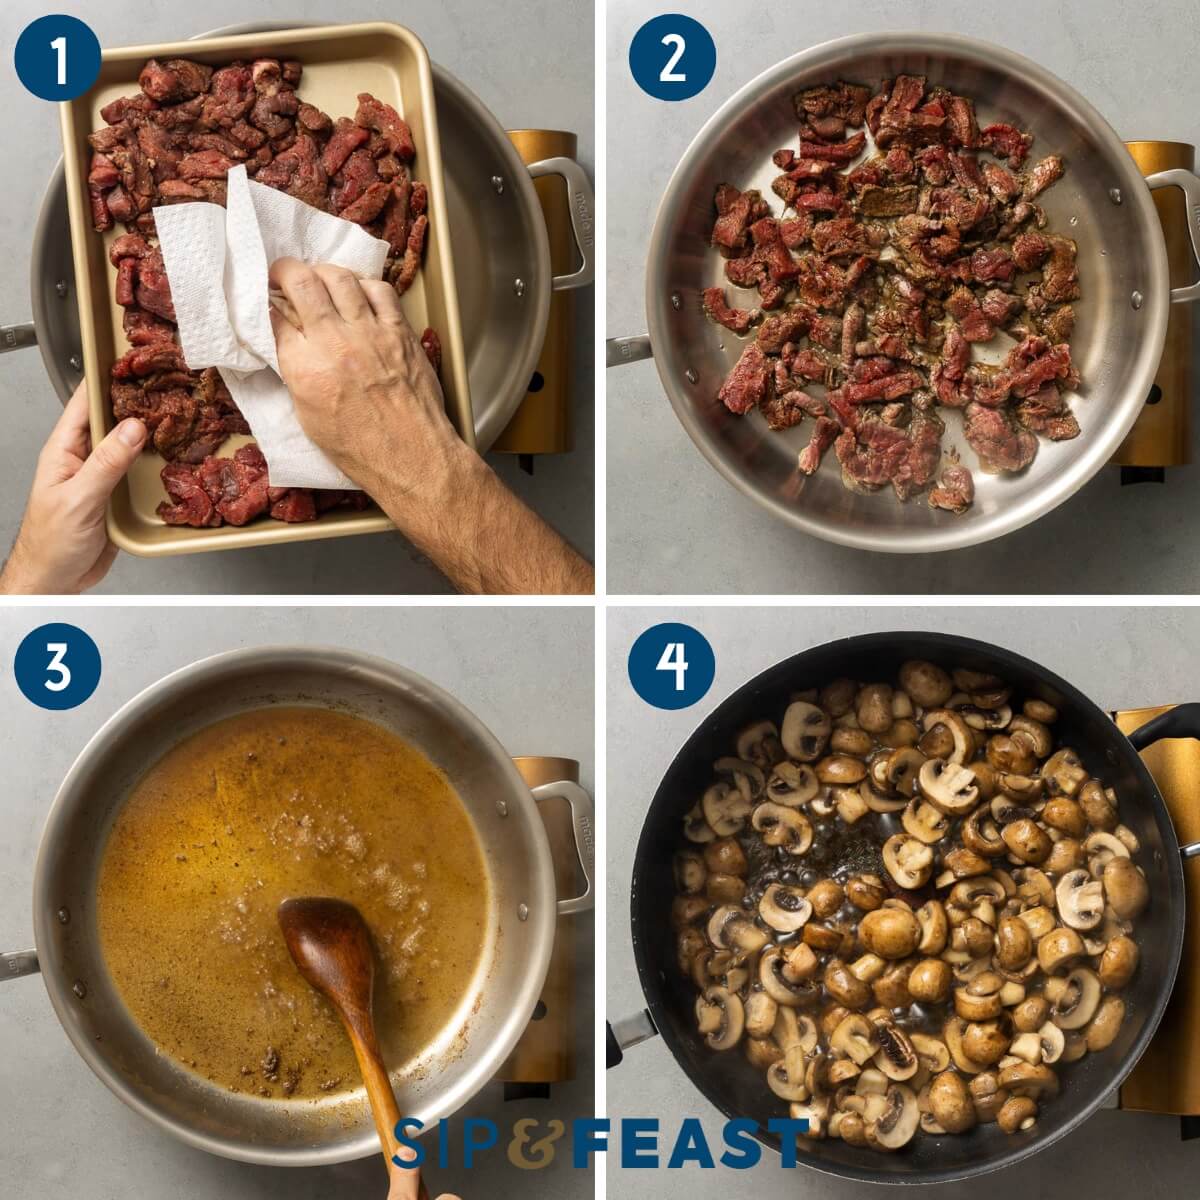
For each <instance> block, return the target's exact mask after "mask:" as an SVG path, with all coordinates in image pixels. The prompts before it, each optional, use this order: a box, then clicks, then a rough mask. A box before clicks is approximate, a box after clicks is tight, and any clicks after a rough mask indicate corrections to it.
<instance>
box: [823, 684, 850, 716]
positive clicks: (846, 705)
mask: <svg viewBox="0 0 1200 1200" xmlns="http://www.w3.org/2000/svg"><path fill="white" fill-rule="evenodd" d="M857 695H858V684H857V683H855V682H854V680H853V679H835V680H834V681H833V682H832V683H827V684H826V685H825V686H824V687H823V688H822V689H821V694H820V696H819V699H820V701H821V707H822V708H823V709H824V710H825V711H826V712H827V713H828V714H829V715H830V716H831V717H841V716H844V715H845V714H846V713H848V712H849V711H850V710H851V709H852V708H853V707H854V697H855V696H857Z"/></svg>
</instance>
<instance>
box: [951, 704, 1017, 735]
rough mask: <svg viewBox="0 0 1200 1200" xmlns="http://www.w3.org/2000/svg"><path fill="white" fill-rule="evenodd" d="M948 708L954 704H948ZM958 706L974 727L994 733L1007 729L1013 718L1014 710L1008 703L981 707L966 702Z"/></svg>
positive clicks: (964, 717) (967, 721)
mask: <svg viewBox="0 0 1200 1200" xmlns="http://www.w3.org/2000/svg"><path fill="white" fill-rule="evenodd" d="M946 707H947V708H949V707H952V705H947V706H946ZM953 707H957V708H958V711H959V712H960V713H962V718H963V720H964V721H966V723H967V724H968V725H970V727H971V728H972V729H978V730H981V731H987V732H989V733H994V732H996V731H998V730H1001V729H1007V728H1008V724H1009V722H1010V721H1011V720H1012V719H1013V711H1012V709H1011V708H1009V706H1008V705H1007V704H1001V705H1000V706H999V707H998V708H979V707H978V706H976V705H974V704H964V705H962V706H953Z"/></svg>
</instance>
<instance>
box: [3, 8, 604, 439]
mask: <svg viewBox="0 0 1200 1200" xmlns="http://www.w3.org/2000/svg"><path fill="white" fill-rule="evenodd" d="M304 24H305V22H290V23H289V25H290V26H291V27H293V28H295V27H299V26H302V25H304ZM274 28H278V23H277V22H275V23H272V22H256V23H252V24H239V25H231V26H227V27H225V28H222V29H214V30H211V31H209V32H207V33H203V34H198V35H197V37H220V36H225V35H232V34H242V33H258V32H263V31H269V30H271V29H274ZM433 75H434V98H435V102H436V104H437V110H438V123H439V125H440V127H441V130H442V141H443V147H442V160H443V163H444V167H445V181H446V192H447V205H448V208H449V212H450V227H451V230H452V231H453V234H454V239H455V255H456V261H457V266H456V273H457V275H458V298H459V308H460V311H461V318H462V326H463V340H464V346H465V350H466V355H467V373H468V376H469V378H470V387H471V395H472V403H473V407H474V409H475V436H476V441H477V444H478V446H479V449H480V451H484V450H486V449H487V448H488V447H489V446H490V445H491V444H492V443H493V442H494V441H495V440H496V438H498V437H499V436H500V434H501V433H502V432H503V431H504V428H505V427H506V426H507V425H508V422H509V421H510V420H511V418H512V415H513V413H515V412H516V410H517V408H518V407H519V406H520V403H521V401H522V400H523V399H524V397H525V395H526V393H527V391H528V389H529V381H530V379H531V378H532V377H533V371H534V367H535V365H536V364H537V358H538V354H539V353H540V351H541V348H542V340H543V338H544V337H545V332H546V321H547V318H548V315H549V312H550V293H551V292H552V291H559V290H562V289H566V288H577V287H584V286H586V285H587V284H590V283H591V282H592V279H593V277H594V272H595V260H594V254H593V250H592V245H593V243H592V239H591V237H590V235H589V234H588V233H587V231H586V230H585V228H584V225H583V222H584V220H585V217H586V214H588V213H590V212H592V211H593V210H594V207H595V205H594V202H593V199H592V188H591V184H590V182H589V181H588V178H587V175H586V173H585V172H584V170H583V168H582V167H581V166H580V165H579V164H578V163H577V162H575V161H574V160H573V159H569V158H554V159H547V160H545V161H544V162H539V163H533V164H531V165H530V166H526V165H525V164H524V163H523V162H522V161H521V159H520V156H519V155H518V154H517V152H516V151H515V150H514V149H513V146H512V143H511V142H510V141H509V139H508V137H507V136H506V134H505V132H504V130H503V128H502V127H501V126H500V124H499V122H497V120H496V118H495V117H494V116H492V114H491V112H490V111H489V110H488V109H487V108H486V106H485V105H484V104H483V102H482V101H481V100H480V99H479V98H478V97H477V96H476V95H475V94H474V92H472V91H471V90H470V89H469V88H467V87H466V86H465V85H464V84H462V83H461V82H459V80H458V79H456V78H455V77H454V76H453V75H452V74H450V72H449V71H446V70H445V69H444V68H442V67H439V66H437V64H434V66H433ZM553 174H558V175H562V176H563V178H564V179H565V180H566V182H567V186H568V189H569V193H570V194H571V195H572V196H578V197H580V200H579V203H578V204H574V205H572V206H571V210H572V219H573V222H574V227H575V235H576V243H577V245H578V246H579V251H580V256H581V265H580V266H579V268H578V269H577V270H576V271H575V272H574V273H573V274H570V275H557V276H556V275H554V274H553V273H552V269H551V266H550V251H549V246H548V242H547V238H546V226H545V219H544V218H543V216H542V210H541V207H540V205H539V203H538V199H537V193H536V192H535V191H534V188H533V184H532V182H531V181H532V180H533V179H537V178H540V177H541V176H543V175H553ZM74 280H75V272H74V268H73V267H72V264H71V242H70V232H69V228H68V224H67V203H66V187H65V184H64V181H63V170H62V164H61V162H60V163H59V164H58V166H57V167H56V168H55V170H54V173H53V174H52V176H51V178H50V183H49V186H48V187H47V189H46V194H45V198H44V199H43V201H42V208H41V212H40V214H39V216H38V222H37V226H36V228H35V231H34V243H33V261H32V269H31V279H30V285H31V293H32V306H33V320H32V321H31V322H25V323H21V324H16V325H7V326H0V353H2V352H3V351H5V350H18V349H21V348H22V347H26V346H33V345H35V344H37V345H38V346H39V347H40V349H41V352H42V358H43V360H44V361H45V364H46V371H47V373H48V374H49V376H50V380H51V382H52V383H53V385H54V389H55V391H56V392H57V393H58V395H59V397H60V399H62V400H64V401H65V400H66V399H67V397H69V396H70V395H71V393H72V392H73V391H74V390H75V388H76V386H77V385H78V384H79V382H80V380H81V379H82V378H83V376H82V361H81V359H80V357H79V346H80V342H79V315H78V312H77V311H76V305H75V295H74Z"/></svg>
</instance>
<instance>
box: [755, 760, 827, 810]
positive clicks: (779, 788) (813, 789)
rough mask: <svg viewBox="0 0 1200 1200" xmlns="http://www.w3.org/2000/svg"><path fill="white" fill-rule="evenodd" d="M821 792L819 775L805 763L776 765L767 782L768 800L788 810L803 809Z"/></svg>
mask: <svg viewBox="0 0 1200 1200" xmlns="http://www.w3.org/2000/svg"><path fill="white" fill-rule="evenodd" d="M820 790H821V783H820V781H819V780H818V779H817V773H816V772H815V771H814V770H813V769H812V767H810V766H808V765H806V764H805V763H795V762H789V761H787V760H785V761H784V762H781V763H776V764H775V769H774V770H773V771H772V772H771V777H770V779H768V780H767V798H768V799H770V800H772V801H774V803H776V804H783V805H785V806H786V807H788V808H803V807H804V805H806V804H807V803H808V802H809V801H810V800H812V799H813V798H814V797H815V796H816V795H817V793H818V792H819V791H820Z"/></svg>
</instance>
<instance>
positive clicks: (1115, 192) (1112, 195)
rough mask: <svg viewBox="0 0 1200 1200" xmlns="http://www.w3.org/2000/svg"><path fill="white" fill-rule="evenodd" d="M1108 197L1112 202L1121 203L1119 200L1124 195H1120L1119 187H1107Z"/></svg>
mask: <svg viewBox="0 0 1200 1200" xmlns="http://www.w3.org/2000/svg"><path fill="white" fill-rule="evenodd" d="M1108 198H1109V199H1110V200H1111V201H1112V202H1113V203H1114V204H1120V203H1121V201H1122V199H1124V197H1123V196H1122V195H1121V189H1120V188H1109V189H1108Z"/></svg>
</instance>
